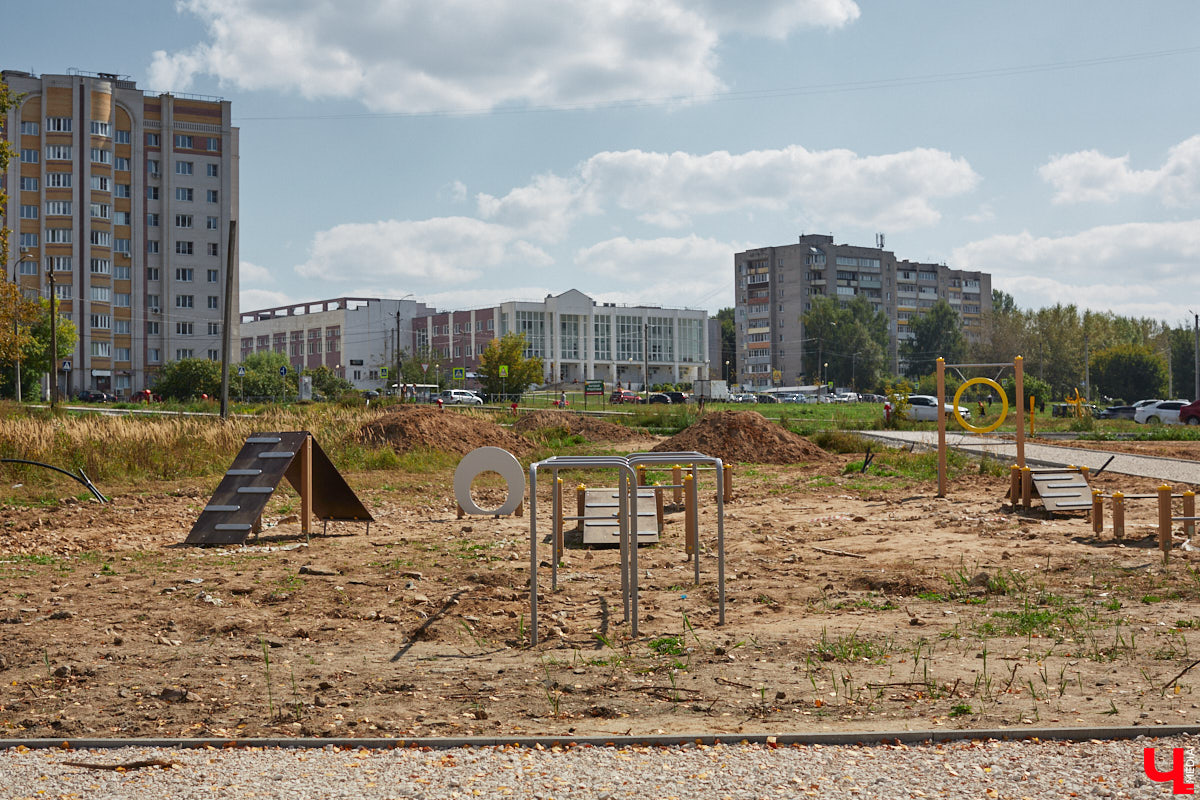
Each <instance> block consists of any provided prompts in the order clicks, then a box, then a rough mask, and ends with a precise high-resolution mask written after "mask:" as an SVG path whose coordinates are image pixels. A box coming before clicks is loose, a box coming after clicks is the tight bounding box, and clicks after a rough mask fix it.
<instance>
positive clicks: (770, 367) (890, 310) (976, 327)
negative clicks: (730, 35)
mask: <svg viewBox="0 0 1200 800" xmlns="http://www.w3.org/2000/svg"><path fill="white" fill-rule="evenodd" d="M733 268H734V287H735V288H734V291H735V307H734V323H735V327H736V331H737V345H736V360H737V366H736V381H737V383H738V384H741V385H744V386H747V387H750V388H753V389H765V388H768V387H771V386H802V385H811V384H815V383H817V382H819V381H820V380H821V375H820V365H819V364H815V363H813V364H806V363H805V360H804V345H805V343H806V340H807V336H806V334H805V331H804V323H803V317H804V314H805V313H806V312H808V311H810V310H811V308H812V298H813V297H814V296H819V295H824V296H828V297H831V298H837V299H840V300H844V301H848V300H850V299H851V298H853V297H855V296H861V297H865V298H866V299H867V301H868V302H870V303H871V305H872V306H873V307H874V308H875V310H876V311H881V312H883V313H884V314H885V315H886V316H887V319H888V332H889V340H890V341H889V351H888V354H889V358H890V363H891V367H892V369H893V371H895V372H896V373H899V372H901V370H902V367H903V364H902V363H901V358H900V353H899V344H900V342H903V341H905V340H906V339H909V338H911V334H910V333H909V331H908V324H909V321H910V320H912V319H913V318H914V317H916V316H917V315H918V314H920V313H922V312H924V311H926V310H928V309H929V308H931V307H932V306H933V304H934V303H935V302H936V301H937V300H938V299H944V300H946V301H947V302H949V304H950V306H951V308H953V309H954V310H955V311H957V312H958V314H959V317H960V319H961V320H962V326H963V327H962V329H963V333H964V335H965V336H966V337H967V340H968V341H977V340H978V338H979V336H980V334H981V332H982V325H983V316H984V315H985V314H986V313H988V312H989V311H990V310H991V303H992V276H991V275H990V274H989V273H986V272H978V271H971V270H961V269H951V268H950V267H948V266H946V265H944V264H924V263H919V262H914V261H907V260H897V259H896V255H895V253H893V252H891V251H890V250H884V249H883V237H882V236H880V237H879V240H878V242H877V246H876V247H862V246H858V245H849V244H835V243H834V240H833V237H832V236H826V235H820V234H810V235H805V236H801V237H800V239H799V241H798V242H797V243H796V244H789V245H781V246H778V247H760V248H756V249H754V250H746V251H745V252H741V253H736V254H734V257H733Z"/></svg>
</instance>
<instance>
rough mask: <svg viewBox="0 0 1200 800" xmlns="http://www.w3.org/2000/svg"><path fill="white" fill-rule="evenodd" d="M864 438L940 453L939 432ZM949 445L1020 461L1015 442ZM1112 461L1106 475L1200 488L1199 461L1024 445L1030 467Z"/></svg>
mask: <svg viewBox="0 0 1200 800" xmlns="http://www.w3.org/2000/svg"><path fill="white" fill-rule="evenodd" d="M862 435H863V436H865V437H867V438H870V439H876V440H879V441H882V442H886V443H887V444H888V445H889V446H891V447H904V446H907V445H913V444H915V445H916V446H917V447H919V448H922V449H928V450H935V449H937V431H863V432H862ZM946 444H947V445H948V446H949V447H953V448H954V449H956V450H960V451H962V452H964V453H970V454H972V455H978V456H984V455H986V456H987V457H989V458H994V459H997V460H1000V461H1003V462H1005V463H1009V464H1012V463H1015V462H1016V459H1017V442H1016V440H1015V439H994V438H991V437H988V436H975V435H973V434H968V433H952V432H950V431H947V432H946ZM1110 458H1111V459H1112V463H1110V464H1109V465H1108V466H1107V467H1105V469H1104V471H1105V472H1117V473H1120V474H1122V475H1136V476H1138V477H1142V478H1157V479H1159V480H1163V481H1166V482H1167V483H1170V484H1180V483H1186V484H1191V485H1192V486H1200V461H1187V460H1185V459H1181V458H1162V457H1160V456H1140V455H1132V454H1129V453H1112V452H1109V451H1105V450H1084V449H1081V448H1078V447H1057V446H1054V445H1045V444H1030V443H1029V442H1028V441H1026V443H1025V461H1026V463H1027V464H1029V465H1030V466H1045V467H1065V466H1068V465H1071V464H1073V465H1075V466H1079V467H1087V468H1088V469H1090V470H1091V471H1092V472H1095V471H1096V470H1098V469H1100V468H1101V467H1103V466H1104V464H1105V462H1107V461H1108V460H1109V459H1110Z"/></svg>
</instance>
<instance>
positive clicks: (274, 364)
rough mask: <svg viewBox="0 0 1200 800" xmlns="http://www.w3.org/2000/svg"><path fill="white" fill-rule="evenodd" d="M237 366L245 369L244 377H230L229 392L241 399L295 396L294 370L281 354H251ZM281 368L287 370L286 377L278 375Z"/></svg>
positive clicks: (270, 352)
mask: <svg viewBox="0 0 1200 800" xmlns="http://www.w3.org/2000/svg"><path fill="white" fill-rule="evenodd" d="M239 366H242V367H244V368H245V369H246V374H245V375H244V376H241V377H239V376H237V375H236V374H235V375H233V376H231V377H230V384H229V385H230V391H231V392H234V391H236V392H237V393H238V394H239V395H241V396H243V397H287V396H295V395H296V392H297V388H296V370H295V369H294V368H293V367H292V365H291V362H290V361H288V357H287V356H286V355H284V354H283V353H276V352H274V351H264V352H261V353H251V354H250V355H248V356H246V360H245V361H243V362H242V363H241V364H240V365H239ZM281 367H286V368H287V376H286V377H285V376H283V375H280V374H279V370H280V368H281Z"/></svg>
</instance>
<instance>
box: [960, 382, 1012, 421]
mask: <svg viewBox="0 0 1200 800" xmlns="http://www.w3.org/2000/svg"><path fill="white" fill-rule="evenodd" d="M975 383H981V384H984V385H985V386H990V387H992V388H993V389H995V390H996V391H997V392H998V393H999V394H1000V403H1001V408H1000V416H999V417H998V418H997V419H996V421H995V422H993V423H992V424H991V425H987V426H983V425H972V424H971V423H969V422H967V421H966V420H965V419H963V415H962V413H961V412H960V411H959V410H958V401H959V398H961V397H962V393H963V390H965V389H966V388H967V387H968V386H970V385H972V384H975ZM954 416H955V417H957V418H958V424H959V425H962V426H963V427H964V428H966V429H967V430H969V431H971V432H972V433H991V432H992V431H994V430H996V428H999V427H1000V426H1001V425H1002V424H1003V423H1004V420H1005V419H1006V418H1007V417H1008V395H1006V394H1005V393H1004V389H1003V388H1001V386H1000V384H998V383H996V382H995V381H994V380H992V379H991V378H971V379H970V380H969V381H967V382H966V383H964V384H963V385H962V386H959V387H958V391H957V392H955V393H954Z"/></svg>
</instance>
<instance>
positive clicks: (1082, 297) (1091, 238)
mask: <svg viewBox="0 0 1200 800" xmlns="http://www.w3.org/2000/svg"><path fill="white" fill-rule="evenodd" d="M1197 260H1200V220H1189V221H1185V222H1150V223H1127V224H1123V225H1107V226H1102V227H1097V228H1092V229H1090V230H1087V231H1083V232H1081V233H1077V234H1073V235H1071V236H1062V237H1035V236H1033V235H1032V234H1029V233H1027V232H1024V233H1020V234H1016V235H1006V236H993V237H990V238H987V239H983V240H980V241H978V242H972V243H970V244H968V245H966V246H964V247H960V248H958V249H956V250H955V251H954V253H953V255H952V257H951V263H952V264H954V265H955V266H957V267H958V268H959V269H979V270H983V271H985V272H991V273H992V285H993V286H994V287H996V288H1001V289H1003V290H1004V291H1006V292H1009V293H1010V294H1012V295H1013V297H1014V298H1016V300H1017V302H1018V303H1019V304H1020V305H1022V306H1024V307H1028V308H1041V307H1044V306H1046V305H1052V304H1054V303H1058V302H1062V303H1075V304H1077V305H1080V306H1085V307H1088V308H1093V309H1096V310H1110V311H1114V312H1116V313H1119V314H1127V315H1133V316H1139V317H1140V316H1152V317H1154V318H1157V319H1166V320H1167V321H1168V322H1175V321H1176V320H1178V319H1181V318H1184V317H1186V316H1188V315H1187V313H1186V311H1187V309H1186V304H1187V303H1188V302H1192V301H1190V300H1188V299H1187V297H1188V296H1189V294H1190V291H1191V289H1192V288H1193V287H1194V286H1195V285H1196V279H1195V264H1196V262H1197Z"/></svg>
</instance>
